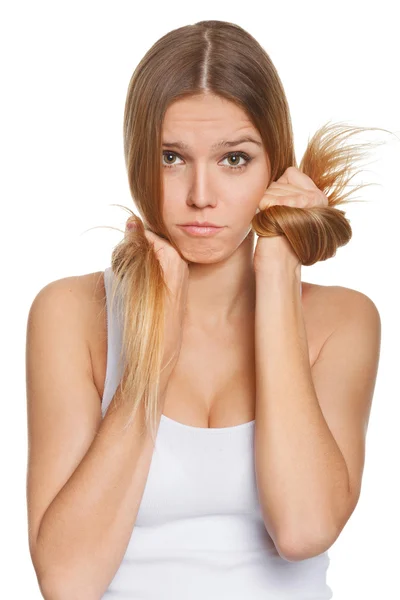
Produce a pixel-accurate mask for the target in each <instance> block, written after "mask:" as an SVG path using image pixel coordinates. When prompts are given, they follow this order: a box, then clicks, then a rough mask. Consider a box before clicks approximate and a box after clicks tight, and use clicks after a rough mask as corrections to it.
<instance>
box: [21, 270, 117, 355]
mask: <svg viewBox="0 0 400 600" xmlns="http://www.w3.org/2000/svg"><path fill="white" fill-rule="evenodd" d="M38 304H39V305H40V307H41V308H40V310H43V311H45V310H46V307H50V306H53V307H55V310H57V311H59V314H60V318H66V317H67V314H68V315H69V316H70V318H73V320H74V325H76V326H77V327H80V328H81V334H82V336H83V338H84V339H85V340H86V342H87V345H88V349H89V351H90V354H91V356H92V355H93V353H94V352H95V344H96V338H99V336H100V337H101V339H103V338H104V330H105V328H106V323H107V320H106V296H105V288H104V271H96V272H94V273H86V274H84V275H71V276H69V277H63V278H60V279H56V280H54V281H51V282H49V283H48V284H47V285H45V286H44V287H43V288H42V289H41V290H40V291H39V292H38V294H37V295H36V297H35V298H34V300H33V302H32V306H31V312H32V310H34V309H35V305H38ZM92 351H93V352H92Z"/></svg>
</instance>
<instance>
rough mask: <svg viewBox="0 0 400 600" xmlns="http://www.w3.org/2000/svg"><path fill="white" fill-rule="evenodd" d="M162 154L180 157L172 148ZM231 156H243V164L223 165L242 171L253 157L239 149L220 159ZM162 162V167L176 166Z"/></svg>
mask: <svg viewBox="0 0 400 600" xmlns="http://www.w3.org/2000/svg"><path fill="white" fill-rule="evenodd" d="M164 156H172V157H173V158H180V159H181V157H180V156H179V155H178V154H177V153H176V152H172V150H164V152H163V157H164ZM232 157H234V158H243V160H244V161H245V163H244V165H236V166H231V165H224V166H226V167H228V169H231V170H234V171H242V170H243V169H245V168H246V167H247V165H248V164H249V162H250V161H252V160H253V158H252V157H251V156H249V155H248V154H246V153H245V152H239V151H237V152H229V154H227V155H226V156H224V158H223V159H222V160H226V159H227V158H232ZM162 164H163V167H166V168H167V169H171V168H172V167H175V166H177V165H175V164H172V165H171V164H170V165H166V164H165V163H164V162H163V163H162Z"/></svg>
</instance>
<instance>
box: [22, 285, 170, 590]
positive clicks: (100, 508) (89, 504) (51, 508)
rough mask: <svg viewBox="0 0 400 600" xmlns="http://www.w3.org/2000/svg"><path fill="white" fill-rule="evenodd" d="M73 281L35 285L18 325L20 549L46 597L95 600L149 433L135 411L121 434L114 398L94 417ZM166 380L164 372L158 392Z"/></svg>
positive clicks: (131, 507) (115, 550) (130, 512)
mask: <svg viewBox="0 0 400 600" xmlns="http://www.w3.org/2000/svg"><path fill="white" fill-rule="evenodd" d="M81 281H82V279H81V278H79V277H69V278H65V279H60V280H57V281H54V282H52V283H50V284H49V285H47V286H46V287H44V288H43V289H42V290H41V291H40V292H39V293H38V295H37V296H36V298H35V299H34V301H33V303H32V306H31V308H30V312H29V316H28V324H27V346H26V383H27V408H28V468H27V505H28V525H29V548H30V553H31V557H32V562H33V565H34V568H35V571H36V575H37V579H38V583H39V586H40V589H41V591H42V594H43V596H44V598H45V599H46V600H64V599H65V600H72V598H73V599H74V600H80V599H81V598H82V600H99V599H100V598H101V597H102V595H103V594H104V593H105V591H106V589H107V588H108V586H109V584H110V582H111V580H112V579H113V577H114V575H115V573H116V571H117V570H118V567H119V565H120V563H121V561H122V558H123V556H124V553H125V551H126V548H127V545H128V542H129V539H130V536H131V534H132V530H133V527H134V524H135V521H136V517H137V513H138V510H139V506H140V502H141V499H142V495H143V491H144V488H145V484H146V480H147V476H148V471H149V467H150V463H151V458H152V454H153V446H152V442H151V439H150V437H149V436H147V437H144V436H140V435H139V432H140V431H141V429H142V427H143V424H144V419H143V417H144V415H143V413H139V412H138V413H137V416H136V418H135V420H134V422H133V423H132V425H131V426H130V428H127V429H126V430H125V432H123V425H124V424H125V423H126V419H127V417H128V415H129V414H130V410H131V406H129V403H125V404H122V403H121V402H118V405H116V403H115V401H114V400H115V398H116V395H115V396H114V398H113V400H112V401H111V403H110V406H109V408H108V410H107V412H106V414H105V415H104V419H102V418H101V399H100V397H99V393H98V391H97V388H96V386H95V384H94V382H93V376H92V364H91V356H90V351H89V346H88V343H87V335H86V333H87V331H86V329H85V327H86V325H85V318H84V310H83V309H82V307H83V306H84V303H85V302H86V303H87V302H88V300H87V295H86V296H85V295H84V292H83V289H82V283H81ZM92 309H93V308H92ZM86 310H87V309H86ZM86 314H87V313H86ZM166 386H167V377H165V379H164V380H163V379H162V380H161V390H162V392H161V395H162V396H163V395H164V393H165V391H166ZM117 393H118V392H117Z"/></svg>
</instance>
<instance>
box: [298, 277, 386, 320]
mask: <svg viewBox="0 0 400 600" xmlns="http://www.w3.org/2000/svg"><path fill="white" fill-rule="evenodd" d="M302 286H303V296H304V301H305V302H306V303H307V305H308V306H309V308H311V309H312V310H313V311H315V312H316V313H317V314H320V313H324V314H325V315H327V316H328V315H329V316H330V318H331V319H333V321H334V323H336V325H339V324H340V323H341V322H342V320H343V319H344V320H346V319H348V318H349V317H353V318H354V317H356V314H359V313H360V312H361V316H362V317H363V318H366V319H372V320H377V319H378V320H379V318H380V316H379V310H378V308H377V306H376V304H375V303H374V301H373V300H372V299H371V298H370V297H369V296H367V295H366V294H364V293H363V292H360V291H358V290H354V289H352V288H347V287H343V286H340V285H317V284H313V283H308V282H302Z"/></svg>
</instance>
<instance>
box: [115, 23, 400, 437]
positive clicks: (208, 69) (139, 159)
mask: <svg viewBox="0 0 400 600" xmlns="http://www.w3.org/2000/svg"><path fill="white" fill-rule="evenodd" d="M205 93H212V94H216V95H218V96H221V97H222V98H224V99H228V100H230V101H231V102H234V103H236V104H237V105H238V106H239V107H240V108H242V109H243V110H244V111H245V112H246V113H247V115H248V117H249V118H250V120H251V121H252V123H253V124H254V126H255V127H256V128H257V129H258V131H259V133H260V135H261V138H262V140H263V144H264V147H265V149H266V151H267V153H268V157H269V160H270V166H271V177H270V183H271V182H272V181H276V179H278V178H279V177H280V176H281V175H282V174H283V173H284V171H285V170H286V169H287V168H288V167H289V166H295V167H298V165H297V163H296V158H295V152H294V143H293V131H292V123H291V118H290V113H289V108H288V102H287V99H286V95H285V92H284V89H283V85H282V83H281V80H280V78H279V75H278V73H277V71H276V69H275V67H274V65H273V63H272V61H271V59H270V58H269V56H268V54H267V53H266V52H265V50H264V49H263V48H262V47H261V46H260V44H259V43H258V42H257V41H256V40H255V39H254V38H253V37H252V36H251V35H250V34H249V33H247V32H246V31H245V30H244V29H242V28H241V27H240V26H238V25H236V24H233V23H228V22H224V21H200V22H198V23H195V24H193V25H186V26H184V27H179V28H178V29H175V30H173V31H170V32H169V33H167V34H166V35H164V36H163V37H161V38H160V39H159V40H158V41H157V42H156V43H155V44H154V45H153V46H152V47H151V48H150V49H149V50H148V52H147V53H146V54H145V56H144V57H143V58H142V60H141V61H140V63H139V64H138V65H137V67H136V69H135V71H134V73H133V75H132V77H131V80H130V83H129V87H128V91H127V98H126V104H125V112H124V123H123V136H124V137H123V140H124V154H125V162H126V168H127V174H128V180H129V187H130V191H131V194H132V198H133V200H134V204H135V206H136V207H137V211H138V213H139V214H140V217H141V218H138V217H137V216H136V215H135V214H134V213H133V212H132V211H130V210H129V209H128V211H129V212H130V213H131V215H132V217H133V218H134V219H136V220H137V222H138V227H136V229H135V230H132V232H131V233H129V234H128V235H127V236H126V237H125V238H124V239H123V240H122V241H121V242H120V243H119V244H118V245H117V246H116V247H115V248H114V250H113V253H112V260H111V267H112V270H113V273H114V279H113V282H114V283H113V291H112V300H111V306H112V305H113V304H114V299H115V295H116V293H117V291H118V296H119V298H120V300H121V307H122V318H123V333H122V349H121V355H120V360H122V361H123V362H124V370H123V373H124V374H123V378H122V380H121V382H120V384H119V388H118V390H119V397H123V398H124V399H125V400H124V401H126V399H129V400H128V401H129V403H131V404H132V412H131V415H130V418H129V420H128V421H127V424H126V426H129V424H130V423H131V422H132V420H133V419H134V417H135V415H136V413H137V410H138V409H139V408H142V409H144V414H145V431H146V433H147V432H148V431H150V434H151V438H152V440H153V443H154V441H155V434H156V418H157V415H158V414H159V399H158V394H159V388H160V385H159V383H160V373H161V368H162V359H163V330H164V317H165V313H164V303H165V297H166V296H165V295H166V293H167V291H168V288H167V286H166V284H165V282H164V279H163V272H162V268H161V266H160V263H159V261H158V259H157V257H156V256H155V253H154V250H153V247H152V244H151V243H150V242H149V241H148V240H147V238H146V236H145V234H144V229H145V228H146V229H150V230H151V231H153V232H154V233H156V234H157V235H159V236H160V237H162V238H164V239H166V240H168V241H169V243H170V244H171V245H172V246H173V247H174V248H175V249H176V250H177V251H178V252H179V254H180V255H181V256H182V254H181V252H180V250H179V248H177V246H176V244H175V243H174V242H173V240H172V239H171V238H170V236H169V234H168V231H167V230H166V227H165V224H164V223H163V220H162V211H161V198H162V193H163V190H162V177H161V171H162V165H161V155H162V145H161V133H162V124H163V119H164V115H165V112H166V110H167V108H168V106H169V105H170V104H171V102H174V101H175V100H178V99H182V98H186V97H190V96H194V95H201V94H205ZM368 129H370V130H378V129H380V130H381V131H387V130H384V129H381V128H376V127H374V128H368ZM366 130H367V128H361V127H351V126H347V125H345V124H343V123H341V124H337V125H329V122H328V123H327V124H326V125H324V126H323V127H321V128H320V129H319V130H318V131H317V132H316V133H315V135H314V136H313V137H312V139H311V140H309V141H308V145H307V148H306V151H305V153H304V156H303V158H302V160H301V163H300V166H299V167H298V168H299V169H300V170H302V171H303V172H304V173H305V174H306V175H308V176H309V177H311V179H312V180H313V181H314V183H315V184H316V185H317V187H318V188H319V189H320V190H322V191H323V192H324V193H325V194H326V195H327V196H328V199H329V206H327V207H317V208H309V209H301V208H294V207H289V206H272V207H271V208H269V209H268V211H262V212H259V213H258V214H257V215H255V217H254V219H253V221H252V227H253V230H254V231H255V232H256V234H257V235H259V236H275V235H285V236H286V237H287V239H288V241H289V242H290V244H291V246H292V247H293V250H294V252H295V253H296V255H297V256H298V257H299V260H300V261H301V263H302V265H312V264H314V263H316V262H317V261H321V260H326V259H328V258H330V257H332V256H334V255H335V253H336V250H337V248H338V247H339V246H343V245H344V244H347V242H348V241H349V240H350V238H351V235H352V232H351V227H350V224H349V222H348V220H347V219H346V217H345V213H344V211H342V210H339V209H337V208H335V207H336V206H337V205H339V204H343V203H345V202H349V201H350V200H349V199H348V196H349V195H350V193H353V192H354V191H356V190H358V189H360V188H362V187H365V185H373V184H362V185H359V186H356V187H355V189H354V190H352V191H351V192H345V191H344V190H345V188H346V186H347V185H348V183H349V181H350V180H351V179H352V177H354V175H355V174H356V173H352V171H353V170H354V165H355V163H356V162H357V161H358V160H359V159H360V158H362V157H363V156H364V155H365V150H366V149H367V148H368V147H370V146H373V145H376V144H379V143H382V142H374V143H372V144H371V143H368V144H357V145H350V144H347V145H346V144H344V142H345V141H347V140H348V139H350V137H351V136H353V135H354V134H356V133H358V132H362V131H366ZM389 133H392V132H389ZM124 208H125V207H124Z"/></svg>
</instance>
